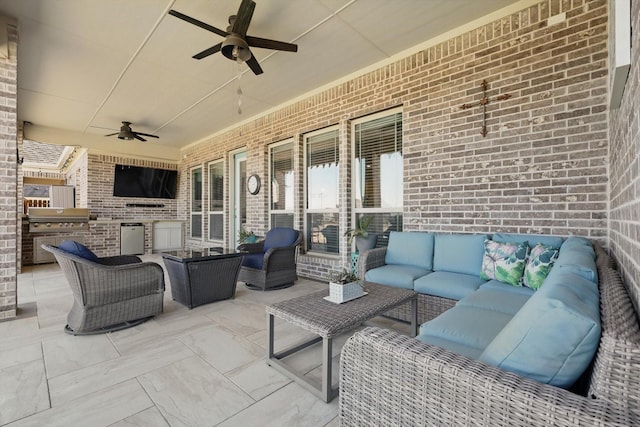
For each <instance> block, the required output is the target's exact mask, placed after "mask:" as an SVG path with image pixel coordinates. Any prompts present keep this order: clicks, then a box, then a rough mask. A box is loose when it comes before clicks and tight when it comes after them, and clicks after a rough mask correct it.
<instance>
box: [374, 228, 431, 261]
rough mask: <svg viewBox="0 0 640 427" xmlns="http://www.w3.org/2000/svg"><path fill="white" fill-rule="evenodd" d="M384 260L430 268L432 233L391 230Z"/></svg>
mask: <svg viewBox="0 0 640 427" xmlns="http://www.w3.org/2000/svg"><path fill="white" fill-rule="evenodd" d="M384 262H385V264H402V265H411V266H413V267H418V268H422V269H425V270H432V269H433V233H419V232H399V231H392V232H391V233H390V234H389V244H388V245H387V253H386V255H385V259H384Z"/></svg>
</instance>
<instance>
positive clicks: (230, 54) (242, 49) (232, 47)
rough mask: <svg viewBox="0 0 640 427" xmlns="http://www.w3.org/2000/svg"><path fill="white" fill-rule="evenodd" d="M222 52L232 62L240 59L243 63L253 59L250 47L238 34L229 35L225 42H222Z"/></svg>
mask: <svg viewBox="0 0 640 427" xmlns="http://www.w3.org/2000/svg"><path fill="white" fill-rule="evenodd" d="M220 52H222V54H223V55H224V56H226V57H227V58H229V59H232V60H234V61H235V60H238V59H240V60H241V61H243V62H246V61H248V60H249V59H251V51H250V50H249V45H247V42H245V41H244V39H243V38H242V37H240V36H238V35H236V34H233V33H231V34H229V35H228V36H227V38H226V39H224V42H222V47H221V48H220Z"/></svg>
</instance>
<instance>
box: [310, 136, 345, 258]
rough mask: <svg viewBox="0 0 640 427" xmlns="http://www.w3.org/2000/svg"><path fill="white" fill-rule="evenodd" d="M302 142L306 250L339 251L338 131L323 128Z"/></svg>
mask: <svg viewBox="0 0 640 427" xmlns="http://www.w3.org/2000/svg"><path fill="white" fill-rule="evenodd" d="M305 141H306V156H305V157H306V171H307V176H306V178H307V195H306V197H307V210H306V214H307V215H306V216H307V217H306V228H307V233H306V235H307V249H308V250H309V251H314V252H327V253H339V248H340V245H339V241H340V233H339V225H340V221H339V219H340V217H339V213H338V207H339V198H338V197H339V187H338V183H339V179H338V164H339V160H340V151H339V144H338V130H337V129H334V130H326V129H323V130H322V131H321V132H319V133H313V134H310V135H309V136H307V137H306V138H305Z"/></svg>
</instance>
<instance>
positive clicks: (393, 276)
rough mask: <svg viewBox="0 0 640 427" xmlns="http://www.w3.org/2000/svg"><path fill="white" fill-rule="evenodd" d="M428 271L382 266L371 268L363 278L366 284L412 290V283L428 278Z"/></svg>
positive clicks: (402, 266)
mask: <svg viewBox="0 0 640 427" xmlns="http://www.w3.org/2000/svg"><path fill="white" fill-rule="evenodd" d="M431 274H433V273H431V272H430V271H429V270H426V269H424V268H419V267H413V266H410V265H396V264H391V265H383V266H382V267H377V268H373V269H371V270H369V271H367V273H366V274H365V276H364V278H365V280H366V281H368V282H375V283H380V284H381V285H387V286H393V287H396V288H404V289H413V282H414V280H416V279H417V278H419V277H422V276H425V275H427V276H429V275H431Z"/></svg>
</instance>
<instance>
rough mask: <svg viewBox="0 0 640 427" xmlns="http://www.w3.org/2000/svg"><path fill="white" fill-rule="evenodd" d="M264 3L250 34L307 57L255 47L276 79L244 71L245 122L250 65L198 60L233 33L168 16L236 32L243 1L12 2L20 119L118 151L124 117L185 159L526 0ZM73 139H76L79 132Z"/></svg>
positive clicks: (6, 8)
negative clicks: (206, 143)
mask: <svg viewBox="0 0 640 427" xmlns="http://www.w3.org/2000/svg"><path fill="white" fill-rule="evenodd" d="M256 3H257V4H256V8H255V13H254V15H253V19H252V21H251V25H250V27H249V30H248V34H249V35H252V36H257V37H263V38H270V39H275V40H281V41H286V42H291V43H296V44H298V52H297V53H291V52H275V51H270V50H265V49H258V48H253V49H252V51H253V53H254V54H255V56H256V58H257V59H258V61H259V62H260V65H261V66H262V68H263V70H264V74H262V75H259V76H255V75H253V73H251V71H250V70H249V69H248V68H247V67H246V65H245V64H243V65H242V68H241V69H242V70H243V71H244V74H243V75H242V78H241V80H240V83H241V87H242V91H243V93H244V95H243V97H242V115H238V113H237V102H238V101H237V96H236V90H237V82H236V80H235V79H236V76H237V71H238V65H237V64H236V63H234V62H232V61H230V60H228V59H227V58H225V57H223V56H222V55H221V54H220V53H217V54H215V55H213V56H210V57H208V58H205V59H202V60H200V61H198V60H195V59H192V58H191V56H192V55H194V54H195V53H197V52H200V51H201V50H203V49H206V48H208V47H210V46H212V45H214V44H216V43H219V42H221V41H222V38H221V37H220V36H218V35H216V34H213V33H210V32H208V31H205V30H203V29H201V28H199V27H196V26H194V25H191V24H189V23H187V22H184V21H182V20H180V19H177V18H175V17H173V16H170V15H168V14H167V12H168V11H169V10H170V9H175V10H177V11H180V12H182V13H184V14H186V15H189V16H192V17H194V18H196V19H199V20H200V21H204V22H206V23H208V24H211V25H213V26H215V27H218V28H220V29H223V30H224V29H226V27H227V25H228V23H227V19H228V17H229V15H232V14H235V13H236V11H237V9H238V6H239V4H240V0H0V13H1V14H4V15H8V16H10V17H14V18H17V19H18V22H19V29H20V43H19V48H18V58H19V70H18V119H19V120H20V121H29V122H31V123H32V127H31V128H30V127H27V128H26V129H25V134H26V137H27V138H28V137H29V132H33V134H34V135H38V138H37V139H39V140H41V141H42V140H43V139H48V137H47V135H50V139H51V142H58V143H60V141H59V140H60V139H62V140H65V139H66V140H70V139H73V140H74V141H78V140H81V141H82V140H84V141H87V143H86V144H83V145H85V146H91V145H92V141H93V143H99V144H101V145H103V146H104V145H105V144H114V147H116V146H117V144H118V142H119V140H118V139H117V138H116V137H112V138H111V139H109V140H107V139H106V138H103V137H102V135H104V134H106V133H111V132H115V131H117V130H118V129H119V126H120V122H121V121H123V120H127V121H130V122H132V123H133V125H132V128H133V129H134V130H136V131H139V132H145V133H153V134H157V135H159V136H160V139H158V140H153V142H151V143H148V144H157V145H159V146H166V147H165V148H170V149H171V150H173V151H175V152H178V149H179V148H180V147H183V146H185V145H188V144H190V143H193V142H196V141H199V140H201V139H203V138H205V137H207V136H209V135H212V134H215V133H216V132H219V131H220V130H222V129H225V128H228V127H230V126H234V125H237V124H238V123H239V122H241V121H243V120H246V119H248V118H250V117H253V116H256V115H260V114H263V113H264V112H265V111H267V110H270V109H272V108H274V107H275V106H277V105H279V104H282V103H286V102H287V101H290V100H292V99H295V98H297V97H300V96H301V95H303V94H306V93H309V92H311V91H313V90H314V89H316V88H318V87H321V86H324V85H327V84H329V83H331V82H333V81H336V80H339V79H341V78H344V77H345V76H348V75H352V74H353V73H356V72H357V71H358V70H362V69H364V68H367V67H369V66H371V65H372V64H376V63H380V62H381V61H385V60H388V59H389V58H391V57H393V56H394V55H397V54H398V53H400V52H407V51H408V49H410V48H412V47H416V46H418V45H420V44H424V42H425V41H428V40H430V39H432V38H434V37H436V36H438V35H440V34H442V33H445V32H447V31H450V30H452V29H454V28H456V27H459V26H461V25H464V24H466V23H468V22H470V21H473V20H475V19H478V18H480V17H482V16H485V15H488V14H490V13H492V12H495V11H496V10H498V9H500V8H503V7H506V6H508V5H512V4H513V3H523V2H522V1H520V2H516V1H514V0H393V1H390V0H295V1H293V0H256ZM529 3H530V1H529ZM516 6H518V5H516ZM416 49H417V47H416ZM409 52H410V50H409ZM72 134H73V135H75V137H74V138H70V137H69V135H72ZM56 135H58V137H56ZM60 135H63V136H64V137H63V138H60V137H59V136H60ZM98 138H101V139H98ZM34 139H36V138H34ZM43 142H47V141H43ZM154 146H155V145H154ZM147 147H149V146H148V145H147ZM158 148H160V147H158ZM114 149H116V150H117V148H114Z"/></svg>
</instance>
